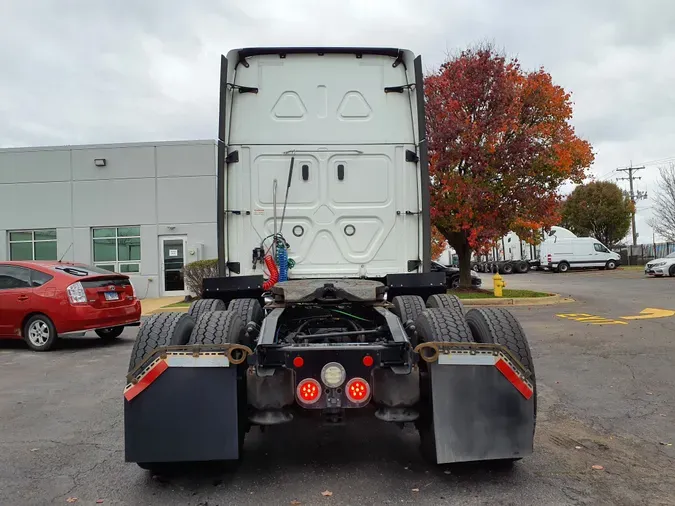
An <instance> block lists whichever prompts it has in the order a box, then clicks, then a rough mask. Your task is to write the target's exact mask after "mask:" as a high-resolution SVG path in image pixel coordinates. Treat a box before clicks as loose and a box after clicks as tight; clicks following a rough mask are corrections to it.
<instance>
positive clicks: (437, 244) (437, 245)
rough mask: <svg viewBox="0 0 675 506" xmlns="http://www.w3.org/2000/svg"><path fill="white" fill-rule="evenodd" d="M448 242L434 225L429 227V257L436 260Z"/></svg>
mask: <svg viewBox="0 0 675 506" xmlns="http://www.w3.org/2000/svg"><path fill="white" fill-rule="evenodd" d="M447 245H448V242H447V241H446V240H445V237H443V234H441V233H440V232H439V231H438V229H437V228H436V227H431V259H432V260H438V259H439V258H440V256H441V255H442V254H443V252H444V251H445V248H446V247H447Z"/></svg>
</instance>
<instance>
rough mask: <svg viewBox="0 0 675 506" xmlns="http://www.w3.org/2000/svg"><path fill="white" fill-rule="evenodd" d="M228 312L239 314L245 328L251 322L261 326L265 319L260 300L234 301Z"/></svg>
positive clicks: (228, 307)
mask: <svg viewBox="0 0 675 506" xmlns="http://www.w3.org/2000/svg"><path fill="white" fill-rule="evenodd" d="M227 310H228V311H232V312H234V313H237V314H238V315H239V317H240V318H241V321H242V322H243V323H244V327H246V325H248V324H249V323H251V322H254V323H255V324H256V325H260V324H261V323H262V321H263V319H264V318H265V313H264V312H263V309H262V306H261V305H260V302H258V299H234V300H232V301H231V302H230V305H229V306H227Z"/></svg>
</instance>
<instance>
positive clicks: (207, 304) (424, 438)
mask: <svg viewBox="0 0 675 506" xmlns="http://www.w3.org/2000/svg"><path fill="white" fill-rule="evenodd" d="M217 145H218V156H217V185H216V188H215V189H214V192H215V193H216V198H217V204H218V205H217V210H218V215H217V217H216V221H217V234H218V263H219V276H218V277H215V278H209V279H205V280H204V282H203V291H202V293H201V294H200V298H199V299H198V300H197V301H196V302H194V303H193V304H192V306H191V307H190V310H189V312H187V313H161V314H158V315H154V316H152V317H150V318H149V319H147V320H146V321H144V322H143V324H142V326H141V327H140V329H139V332H138V336H137V338H136V342H135V344H134V347H133V350H132V353H131V359H130V363H129V369H128V374H127V377H126V379H127V381H126V387H125V389H124V435H125V458H126V461H128V462H134V463H137V464H138V465H139V466H140V467H141V468H144V469H150V470H156V469H158V468H161V467H162V466H163V465H166V464H168V463H176V462H181V463H185V462H203V461H236V460H238V459H241V458H242V456H244V455H245V453H244V449H245V444H244V443H245V438H246V435H247V433H249V432H250V431H252V430H260V429H259V428H264V427H266V426H268V425H275V424H286V423H291V424H292V423H294V422H295V421H297V419H298V418H300V417H302V418H303V419H304V418H309V419H310V420H314V421H315V422H316V424H335V427H336V430H339V427H340V426H341V424H343V423H363V420H364V417H372V418H373V419H374V423H383V424H384V423H395V424H403V425H405V424H414V427H416V429H417V431H418V432H419V437H420V448H421V451H422V454H423V455H424V456H425V457H426V458H427V459H428V460H429V461H431V462H433V463H438V464H445V463H457V462H467V461H497V462H500V463H507V464H509V463H511V462H514V461H516V460H518V459H521V458H523V457H526V456H527V455H529V454H531V453H532V451H533V437H534V430H535V421H536V380H535V373H534V365H533V362H532V356H531V353H530V348H529V346H528V342H527V339H526V337H525V334H524V332H523V329H522V327H521V325H520V324H519V323H518V321H517V320H516V318H514V316H513V315H512V314H511V313H509V312H508V311H506V310H503V309H496V308H490V309H471V310H469V311H465V310H464V308H463V307H462V303H461V302H460V301H459V300H458V299H457V298H455V297H453V296H449V295H448V294H446V289H447V288H446V279H445V274H444V273H443V272H431V270H430V243H431V241H430V215H429V171H428V158H429V157H428V153H427V137H426V131H425V113H424V89H423V72H422V61H421V58H420V57H419V56H417V57H415V55H413V53H412V52H411V51H408V50H404V49H396V48H366V47H339V48H337V47H314V48H308V47H287V48H244V49H236V50H233V51H230V52H229V53H228V54H227V56H226V57H225V56H222V57H221V72H220V104H219V129H218V141H217ZM204 198H205V199H206V198H209V196H206V195H205V196H204ZM190 205H199V202H192V203H190ZM357 415H358V416H357ZM197 422H198V423H197Z"/></svg>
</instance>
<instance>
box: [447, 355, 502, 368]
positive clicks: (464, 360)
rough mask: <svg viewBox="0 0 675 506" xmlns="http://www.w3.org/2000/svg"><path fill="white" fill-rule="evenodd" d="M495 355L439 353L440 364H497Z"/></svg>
mask: <svg viewBox="0 0 675 506" xmlns="http://www.w3.org/2000/svg"><path fill="white" fill-rule="evenodd" d="M496 361H497V357H496V356H495V355H488V354H479V355H470V354H466V353H441V354H440V355H438V363H439V365H495V362H496Z"/></svg>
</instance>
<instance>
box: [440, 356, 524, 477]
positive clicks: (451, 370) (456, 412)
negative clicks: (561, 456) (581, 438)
mask: <svg viewBox="0 0 675 506" xmlns="http://www.w3.org/2000/svg"><path fill="white" fill-rule="evenodd" d="M514 362H515V361H512V360H509V357H508V356H507V355H506V354H502V353H501V352H496V351H488V350H485V351H479V352H475V351H474V352H466V351H465V352H462V353H443V352H441V353H440V354H439V355H438V359H437V360H436V361H434V362H430V363H429V364H428V365H429V372H430V375H431V398H432V410H433V428H434V437H435V448H436V459H437V462H438V463H439V464H448V463H452V462H469V461H481V460H495V459H515V458H521V457H525V456H527V455H530V454H531V453H532V450H533V439H534V419H535V413H534V409H535V408H534V398H535V397H534V396H535V392H534V388H533V385H532V384H531V383H530V382H529V381H528V380H527V378H526V377H525V374H524V371H523V370H522V369H519V366H518V364H516V363H514Z"/></svg>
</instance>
